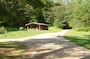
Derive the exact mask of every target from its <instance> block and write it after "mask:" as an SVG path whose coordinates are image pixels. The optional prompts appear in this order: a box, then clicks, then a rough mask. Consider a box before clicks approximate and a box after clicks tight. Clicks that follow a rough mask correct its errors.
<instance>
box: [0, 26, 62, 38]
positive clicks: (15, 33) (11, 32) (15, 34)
mask: <svg viewBox="0 0 90 59" xmlns="http://www.w3.org/2000/svg"><path fill="white" fill-rule="evenodd" d="M7 29H8V30H7V34H6V38H5V34H0V39H10V38H23V37H29V36H34V35H38V34H43V33H51V32H59V31H61V29H60V28H56V27H49V30H38V31H37V30H34V29H33V30H31V29H28V30H22V31H20V30H18V29H16V28H7Z"/></svg>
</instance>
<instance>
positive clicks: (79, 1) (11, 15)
mask: <svg viewBox="0 0 90 59" xmlns="http://www.w3.org/2000/svg"><path fill="white" fill-rule="evenodd" d="M89 7H90V1H89V0H72V1H70V0H67V1H65V3H64V2H63V1H62V0H0V23H1V26H2V25H3V24H4V26H15V27H22V26H24V25H25V24H26V23H28V22H32V21H34V22H44V23H49V24H50V26H56V27H61V28H62V27H63V26H65V24H63V23H64V22H67V23H69V25H70V26H72V27H73V28H77V27H89V26H90V17H89V16H90V8H89Z"/></svg>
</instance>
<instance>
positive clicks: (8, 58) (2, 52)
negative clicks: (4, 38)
mask: <svg viewBox="0 0 90 59" xmlns="http://www.w3.org/2000/svg"><path fill="white" fill-rule="evenodd" d="M24 51H26V46H25V45H23V44H20V43H14V42H0V59H20V58H22V53H23V52H24Z"/></svg>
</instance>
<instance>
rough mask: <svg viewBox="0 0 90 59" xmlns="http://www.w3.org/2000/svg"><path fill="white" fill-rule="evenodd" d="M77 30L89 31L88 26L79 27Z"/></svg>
mask: <svg viewBox="0 0 90 59" xmlns="http://www.w3.org/2000/svg"><path fill="white" fill-rule="evenodd" d="M78 31H90V27H81V28H79V29H78Z"/></svg>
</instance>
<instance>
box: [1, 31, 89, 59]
mask: <svg viewBox="0 0 90 59" xmlns="http://www.w3.org/2000/svg"><path fill="white" fill-rule="evenodd" d="M67 31H68V30H63V31H61V32H58V33H46V34H41V35H37V36H33V37H28V38H22V39H19V40H15V39H14V40H12V39H9V40H6V41H10V40H11V41H16V42H20V43H23V44H25V45H26V46H27V47H28V49H30V51H32V53H28V54H30V55H31V56H29V59H90V50H88V49H85V48H83V47H81V46H78V45H75V44H73V43H71V42H70V41H68V40H67V39H65V38H64V37H63V36H64V34H65V33H66V32H67ZM0 41H1V42H4V41H5V40H0ZM28 52H29V51H28Z"/></svg>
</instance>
